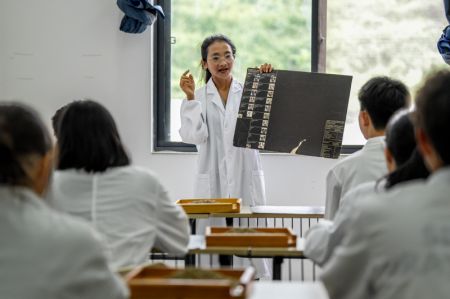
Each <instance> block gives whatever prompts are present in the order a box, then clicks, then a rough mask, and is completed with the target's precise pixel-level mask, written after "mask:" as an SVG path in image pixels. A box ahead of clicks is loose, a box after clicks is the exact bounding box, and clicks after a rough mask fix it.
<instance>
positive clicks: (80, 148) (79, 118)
mask: <svg viewBox="0 0 450 299" xmlns="http://www.w3.org/2000/svg"><path fill="white" fill-rule="evenodd" d="M57 134H58V135H57V138H58V148H59V159H58V164H57V169H59V170H64V169H71V168H75V169H83V170H85V171H87V172H103V171H105V170H106V169H108V168H110V167H118V166H125V165H129V164H130V159H129V157H128V155H127V153H126V151H125V148H124V146H123V145H122V142H121V140H120V137H119V132H118V131H117V127H116V124H115V122H114V119H113V117H112V115H111V114H110V113H109V112H108V110H107V109H106V108H105V107H103V106H102V105H101V104H99V103H97V102H94V101H92V100H82V101H75V102H72V103H70V104H68V105H67V106H66V107H65V108H64V111H63V114H62V116H61V120H60V125H59V129H58V133H57Z"/></svg>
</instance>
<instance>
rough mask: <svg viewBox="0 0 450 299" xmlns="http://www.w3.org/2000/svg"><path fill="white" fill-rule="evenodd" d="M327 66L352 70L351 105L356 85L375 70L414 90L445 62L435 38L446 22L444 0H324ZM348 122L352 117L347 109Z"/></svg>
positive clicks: (355, 103) (354, 106)
mask: <svg viewBox="0 0 450 299" xmlns="http://www.w3.org/2000/svg"><path fill="white" fill-rule="evenodd" d="M327 13H328V24H327V72H330V73H340V74H349V75H353V83H352V95H351V104H350V107H349V111H351V110H353V111H357V109H358V101H357V99H356V97H357V96H356V95H357V92H358V90H359V88H360V87H361V86H362V85H363V84H364V82H366V81H367V80H368V79H369V78H371V77H372V76H375V75H386V76H391V77H394V78H397V79H400V80H402V81H403V82H405V83H406V84H407V85H408V86H409V87H410V88H411V89H412V91H414V90H415V89H416V88H417V86H418V84H419V83H420V82H421V80H422V78H423V77H424V75H426V74H427V73H428V72H429V71H430V70H432V69H435V68H438V67H444V66H445V65H444V62H443V61H442V58H441V57H440V55H439V53H438V51H437V49H436V42H437V39H438V38H439V36H440V34H441V32H442V29H443V28H444V27H445V26H446V25H447V21H446V20H445V16H444V7H443V3H442V1H423V0H382V1H353V0H339V1H333V0H331V1H328V12H327ZM349 116H350V119H349V118H348V119H347V122H352V121H355V122H356V116H357V113H350V114H349Z"/></svg>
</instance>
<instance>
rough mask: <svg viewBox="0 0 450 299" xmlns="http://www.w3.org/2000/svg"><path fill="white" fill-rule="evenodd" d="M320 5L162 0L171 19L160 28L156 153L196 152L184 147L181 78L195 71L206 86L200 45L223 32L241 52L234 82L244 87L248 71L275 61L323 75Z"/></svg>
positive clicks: (294, 0) (300, 0) (288, 0)
mask: <svg viewBox="0 0 450 299" xmlns="http://www.w3.org/2000/svg"><path fill="white" fill-rule="evenodd" d="M318 3H319V2H318V1H316V0H285V1H267V0H247V1H243V0H222V1H220V0H214V1H212V0H189V1H188V0H175V1H167V0H166V1H159V5H161V6H162V7H163V8H164V11H165V13H166V16H167V17H166V19H165V20H164V22H162V21H161V20H160V21H159V22H157V23H156V32H155V33H156V34H155V45H156V47H155V60H154V61H155V67H156V70H155V71H156V76H155V78H156V81H155V85H154V86H156V94H155V98H156V99H157V100H156V101H155V105H156V106H155V109H154V111H155V115H154V116H155V119H156V132H155V133H156V138H155V149H156V150H163V149H169V150H177V151H193V150H195V149H194V147H193V146H191V145H187V144H184V143H181V142H180V141H181V138H180V136H179V134H178V129H179V127H180V116H179V110H180V105H181V101H182V99H183V98H184V94H183V93H182V91H181V90H180V88H179V78H180V76H181V74H182V73H183V72H184V71H185V70H187V69H189V70H190V72H191V73H192V74H193V76H194V79H195V82H196V88H198V87H200V86H201V85H202V84H204V83H203V82H202V81H201V67H200V45H201V43H202V41H203V39H204V38H205V37H207V36H209V35H211V34H216V33H223V34H225V35H227V36H228V37H230V38H231V40H232V41H233V42H234V43H235V45H236V48H237V55H236V61H235V66H234V69H233V71H234V77H235V78H237V79H238V80H239V81H241V82H243V81H244V79H245V74H246V69H247V67H254V66H259V65H260V64H262V63H264V62H269V63H271V64H272V65H274V66H275V67H276V68H279V69H287V70H302V71H311V70H312V71H317V69H318V65H319V56H318V48H319V46H318V45H317V43H312V42H311V41H312V38H311V36H312V35H313V36H314V35H315V36H318V33H317V32H318V21H317V20H318V10H319V6H318Z"/></svg>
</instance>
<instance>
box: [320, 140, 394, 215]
mask: <svg viewBox="0 0 450 299" xmlns="http://www.w3.org/2000/svg"><path fill="white" fill-rule="evenodd" d="M384 138H385V137H384V136H380V137H374V138H370V139H369V140H367V142H366V144H365V145H364V146H363V148H362V149H361V150H359V151H357V152H356V153H354V154H352V155H350V156H348V157H346V158H344V159H343V160H341V161H339V162H338V163H337V164H336V165H334V166H333V168H332V169H331V170H330V171H329V172H328V175H327V179H326V199H325V219H331V220H333V218H334V216H335V214H336V212H337V210H338V209H339V203H340V201H341V198H342V197H343V196H344V195H345V193H347V191H349V190H350V189H352V188H355V187H356V186H358V185H359V184H361V183H365V182H370V181H375V180H377V179H379V178H380V177H382V176H384V175H386V174H387V172H388V170H387V166H386V159H385V157H384V146H385V144H384Z"/></svg>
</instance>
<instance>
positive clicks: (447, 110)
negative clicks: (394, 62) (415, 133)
mask: <svg viewBox="0 0 450 299" xmlns="http://www.w3.org/2000/svg"><path fill="white" fill-rule="evenodd" d="M415 116H416V124H417V126H418V127H420V128H422V129H423V130H424V132H425V134H426V135H427V136H428V138H429V139H430V142H431V144H432V145H433V147H434V149H435V150H436V151H437V153H438V154H439V157H440V158H441V159H442V162H443V163H444V165H450V138H448V135H449V131H450V71H448V70H442V71H439V72H436V73H433V74H432V75H431V76H430V77H428V78H427V80H426V81H425V82H424V84H423V86H422V87H421V88H420V89H419V91H418V92H417V96H416V114H415Z"/></svg>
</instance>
